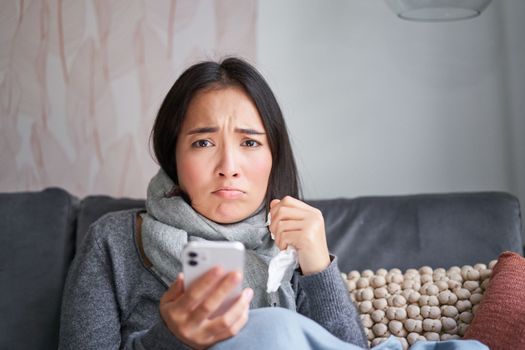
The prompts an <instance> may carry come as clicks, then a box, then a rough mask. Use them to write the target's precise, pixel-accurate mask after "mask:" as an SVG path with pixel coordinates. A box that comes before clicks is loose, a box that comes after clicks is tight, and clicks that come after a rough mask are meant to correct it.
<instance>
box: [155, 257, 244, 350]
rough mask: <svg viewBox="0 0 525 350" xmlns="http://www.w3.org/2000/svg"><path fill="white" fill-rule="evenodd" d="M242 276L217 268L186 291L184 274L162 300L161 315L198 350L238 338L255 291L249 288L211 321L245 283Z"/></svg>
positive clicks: (176, 333)
mask: <svg viewBox="0 0 525 350" xmlns="http://www.w3.org/2000/svg"><path fill="white" fill-rule="evenodd" d="M241 278H242V277H241V274H240V273H239V272H230V273H224V272H223V271H222V269H221V268H219V267H215V268H213V269H211V270H210V271H208V272H206V273H205V274H204V275H203V276H202V277H200V278H198V279H197V280H195V281H194V282H193V283H192V284H191V286H190V287H189V288H188V289H187V290H184V276H183V274H182V273H181V274H180V275H179V277H178V278H177V280H176V281H175V282H174V283H173V284H172V285H171V287H170V288H169V289H168V290H167V291H166V292H165V293H164V294H163V295H162V297H161V299H160V315H161V317H162V319H163V320H164V322H165V323H166V325H167V327H168V328H169V330H170V331H171V332H172V333H173V334H174V335H175V336H176V337H177V338H179V339H180V340H181V341H182V342H184V343H185V344H187V345H188V346H190V347H192V348H194V349H205V348H208V347H210V346H212V345H214V344H215V343H217V342H219V341H221V340H224V339H227V338H230V337H232V336H234V335H236V334H237V333H238V332H239V331H240V330H241V328H242V327H243V326H244V325H245V324H246V322H247V321H248V311H249V308H250V301H251V299H252V297H253V290H251V289H250V288H246V289H244V290H243V292H242V294H241V296H240V298H239V299H238V300H237V301H235V303H234V304H233V305H232V306H231V307H230V308H229V309H228V310H227V311H226V312H225V313H224V314H222V315H220V316H217V317H215V318H212V319H210V318H209V317H210V316H211V314H212V313H213V312H214V311H215V310H216V309H217V308H218V307H219V306H220V305H221V304H222V302H223V301H224V299H225V298H226V297H227V295H228V294H229V292H230V291H231V290H232V289H233V288H234V287H235V286H236V285H238V284H239V283H241Z"/></svg>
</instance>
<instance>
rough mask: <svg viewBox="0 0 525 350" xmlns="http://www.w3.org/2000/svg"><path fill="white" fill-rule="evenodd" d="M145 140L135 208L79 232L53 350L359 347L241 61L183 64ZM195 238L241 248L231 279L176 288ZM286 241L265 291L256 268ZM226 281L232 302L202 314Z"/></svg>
mask: <svg viewBox="0 0 525 350" xmlns="http://www.w3.org/2000/svg"><path fill="white" fill-rule="evenodd" d="M152 140H153V146H154V151H155V155H156V158H157V160H158V163H159V165H160V167H161V170H160V171H159V173H158V174H157V175H156V176H155V177H154V178H153V179H152V180H151V182H150V185H149V187H148V196H147V201H146V207H147V212H146V213H145V212H138V211H136V210H135V211H133V210H132V211H124V212H118V213H112V214H109V215H106V216H105V217H103V218H102V219H100V220H99V221H97V222H96V223H95V224H94V225H92V227H91V228H90V233H89V234H88V236H87V238H86V240H85V242H84V243H83V246H82V249H81V251H79V252H78V254H77V255H76V257H75V261H74V262H73V264H72V267H71V269H70V272H69V275H68V279H67V282H66V289H65V295H64V302H63V310H62V319H61V331H60V332H61V333H60V348H62V349H83V348H90V349H105V348H118V347H121V348H126V349H150V348H155V349H164V348H166V349H168V348H170V349H186V348H188V347H190V348H195V349H202V348H209V347H212V346H215V347H216V348H240V347H243V348H247V347H248V346H247V344H252V345H253V346H254V347H253V348H257V347H256V346H260V348H270V346H272V347H273V346H276V344H280V345H283V346H284V347H286V348H291V347H294V346H301V347H303V345H304V346H307V345H305V344H309V345H308V346H309V347H321V346H324V345H322V344H317V345H315V344H314V343H316V342H317V341H319V342H324V341H326V342H327V343H331V344H332V345H331V346H335V347H337V348H341V346H343V344H346V343H351V344H355V345H357V346H360V347H367V341H366V338H365V336H364V332H363V328H362V325H361V324H360V320H359V317H358V313H357V312H356V309H355V308H354V306H353V304H352V302H351V301H350V300H349V298H348V293H347V291H346V288H345V286H344V284H343V281H342V279H341V278H340V272H339V270H338V268H337V261H336V259H335V258H334V257H330V255H329V253H328V248H327V244H326V239H325V230H324V222H323V216H322V214H321V212H320V211H319V210H317V209H315V208H313V207H311V206H309V205H307V204H306V203H304V202H302V201H300V200H299V199H297V198H298V197H299V185H298V177H297V170H296V165H295V161H294V157H293V154H292V150H291V146H290V142H289V139H288V135H287V131H286V125H285V122H284V120H283V117H282V114H281V111H280V108H279V105H278V104H277V101H276V99H275V97H274V95H273V93H272V91H271V90H270V88H269V86H268V85H267V83H266V82H265V81H264V79H263V78H262V77H261V75H260V74H259V73H258V72H257V71H256V70H255V69H254V68H253V67H252V66H250V65H249V64H247V63H246V62H244V61H242V60H239V59H236V58H229V59H226V60H224V61H223V62H222V63H215V62H204V63H200V64H196V65H194V66H192V67H190V68H189V69H188V70H186V71H185V72H184V73H183V74H182V75H181V76H180V78H179V79H178V80H177V81H176V82H175V84H174V85H173V87H172V88H171V90H170V91H169V92H168V94H167V96H166V98H165V100H164V102H163V103H162V105H161V108H160V110H159V113H158V116H157V118H156V120H155V125H154V127H153V131H152ZM268 213H270V215H271V218H272V220H271V224H270V226H269V227H267V226H266V225H265V222H266V219H267V214H268ZM268 229H269V230H268ZM269 231H271V232H272V233H273V234H274V235H275V242H274V241H272V239H271V238H270V233H269ZM202 239H206V240H235V241H240V242H242V243H243V244H244V245H245V247H246V267H245V274H244V276H240V274H239V273H233V272H231V273H227V274H225V273H224V272H222V271H221V270H220V268H214V269H212V270H210V271H209V272H208V273H206V274H205V275H203V276H202V277H201V278H200V279H198V280H197V281H196V282H194V283H193V284H192V285H191V286H190V287H189V288H187V289H186V290H185V289H184V288H183V279H184V276H183V275H182V274H181V270H182V268H181V263H180V257H181V255H180V254H181V250H182V248H183V246H184V244H185V243H187V242H188V241H190V240H202ZM289 245H290V246H293V247H295V248H296V250H297V256H298V262H299V268H298V269H297V270H295V271H292V273H291V274H289V275H287V276H285V277H286V278H285V279H284V280H283V282H282V283H281V287H280V288H279V290H278V291H277V293H275V294H270V295H268V294H267V293H266V290H265V286H266V280H267V270H268V263H269V261H270V260H271V258H272V257H274V256H275V255H276V254H277V253H278V252H279V250H283V249H286V247H288V246H289ZM239 283H242V284H243V286H244V290H243V292H242V295H241V296H240V297H239V299H238V300H237V301H236V302H235V303H234V304H233V305H232V306H231V307H230V309H229V310H228V311H226V312H225V313H224V314H223V315H221V316H218V317H216V318H210V315H211V314H212V313H213V311H214V310H215V309H216V308H217V307H218V306H219V305H220V304H221V302H222V301H223V299H224V298H225V295H227V294H228V292H229V291H230V290H231V289H232V288H234V287H235V286H236V285H237V284H239ZM269 306H278V307H274V308H265V307H269ZM250 309H257V310H255V311H250V312H249V310H250ZM284 309H288V310H292V311H297V313H292V312H290V311H283V310H284ZM300 315H304V316H306V317H303V316H300ZM261 325H263V326H261ZM283 327H285V328H283ZM286 327H289V328H286ZM293 327H297V328H293ZM304 332H310V333H314V336H313V338H314V339H313V340H312V339H311V338H312V337H309V336H302V337H299V334H303V333H304ZM251 337H257V338H256V339H251ZM295 337H298V338H297V339H295ZM299 338H300V339H299ZM283 339H285V343H283ZM243 342H244V343H243ZM302 342H303V343H302ZM258 344H259V345H258ZM298 344H303V345H298ZM334 344H335V345H334ZM349 346H350V345H349ZM352 348H353V347H352Z"/></svg>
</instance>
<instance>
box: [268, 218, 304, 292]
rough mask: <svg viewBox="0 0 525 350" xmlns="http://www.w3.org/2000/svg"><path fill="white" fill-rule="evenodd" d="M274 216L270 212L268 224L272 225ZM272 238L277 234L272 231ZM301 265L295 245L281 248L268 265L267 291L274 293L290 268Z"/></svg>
mask: <svg viewBox="0 0 525 350" xmlns="http://www.w3.org/2000/svg"><path fill="white" fill-rule="evenodd" d="M271 222H272V217H271V215H270V213H268V219H267V220H266V225H267V226H270V224H271ZM270 235H271V237H272V239H275V235H274V234H273V233H272V231H270ZM298 266H299V263H298V260H297V250H296V249H295V247H293V246H291V245H289V246H288V247H287V248H286V250H281V251H280V252H279V254H277V255H276V256H274V257H273V258H272V260H270V264H269V265H268V283H267V284H266V292H267V293H272V292H275V291H276V290H277V289H279V286H280V285H281V282H282V280H283V277H284V276H285V275H286V274H287V273H286V272H288V271H289V270H290V269H296V268H297V267H298Z"/></svg>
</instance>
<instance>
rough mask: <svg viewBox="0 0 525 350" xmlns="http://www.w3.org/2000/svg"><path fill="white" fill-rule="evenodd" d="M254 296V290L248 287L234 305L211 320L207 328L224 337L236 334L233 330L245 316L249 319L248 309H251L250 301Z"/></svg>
mask: <svg viewBox="0 0 525 350" xmlns="http://www.w3.org/2000/svg"><path fill="white" fill-rule="evenodd" d="M252 298H253V290H251V289H250V288H246V289H245V290H244V291H243V293H242V294H241V297H240V298H239V299H238V300H237V301H236V302H235V303H234V304H233V305H232V307H231V308H230V309H229V310H228V311H226V312H225V313H224V314H222V315H221V316H218V317H216V318H214V319H212V320H210V322H209V324H208V327H207V330H208V331H209V332H210V333H212V334H217V335H219V334H221V335H222V336H223V337H226V338H227V337H231V336H232V335H234V334H233V333H232V331H233V330H236V329H240V328H237V327H238V326H239V325H238V323H239V320H241V323H242V321H243V319H244V318H246V319H247V316H248V310H249V309H250V301H251V299H252Z"/></svg>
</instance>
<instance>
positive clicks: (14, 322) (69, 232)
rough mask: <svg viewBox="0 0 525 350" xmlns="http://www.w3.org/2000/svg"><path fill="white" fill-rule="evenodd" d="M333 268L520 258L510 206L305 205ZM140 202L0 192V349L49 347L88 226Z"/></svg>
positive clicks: (443, 200) (420, 202) (483, 197)
mask: <svg viewBox="0 0 525 350" xmlns="http://www.w3.org/2000/svg"><path fill="white" fill-rule="evenodd" d="M309 202H310V203H311V204H312V205H313V206H316V207H318V208H319V209H321V211H322V212H323V214H324V218H325V223H326V230H327V237H328V244H329V248H330V250H331V251H332V252H333V253H334V254H336V255H337V256H338V257H339V267H340V269H341V271H343V272H348V271H350V270H364V269H372V270H376V269H378V268H380V267H383V268H387V269H388V268H393V267H398V268H400V269H401V270H404V269H407V268H411V267H416V268H417V267H420V266H423V265H429V266H431V267H445V268H446V267H449V266H452V265H460V266H461V265H465V264H475V263H477V262H489V261H490V260H492V259H495V258H497V256H498V255H499V254H500V253H501V252H502V251H505V250H509V251H514V252H518V253H520V254H523V246H522V241H521V231H522V223H521V213H520V206H519V203H518V200H517V199H516V198H515V197H514V196H512V195H509V194H506V193H501V192H484V193H481V192H478V193H450V194H426V195H411V196H384V197H361V198H355V199H348V198H347V199H330V200H314V201H309ZM143 206H144V201H143V200H141V199H122V198H120V199H115V198H111V197H107V196H89V197H86V198H84V199H82V200H80V199H78V198H76V197H74V196H72V195H71V194H69V193H68V192H66V191H64V190H62V189H59V188H49V189H46V190H44V191H41V192H18V193H1V194H0V239H1V241H0V243H1V244H0V286H1V291H0V293H1V298H0V349H56V347H57V339H58V330H59V315H60V304H61V296H62V289H63V285H64V279H65V277H66V274H67V270H68V267H69V264H70V262H71V260H72V259H73V257H74V254H75V250H76V249H77V248H78V246H79V245H81V244H82V240H83V238H84V237H85V235H86V233H87V232H88V227H89V225H90V224H91V223H92V222H94V221H95V220H96V219H98V218H99V217H100V216H102V215H104V214H105V213H107V212H110V211H116V210H125V209H130V208H139V207H143Z"/></svg>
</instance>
